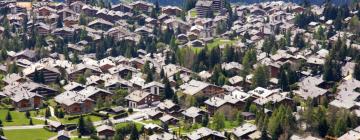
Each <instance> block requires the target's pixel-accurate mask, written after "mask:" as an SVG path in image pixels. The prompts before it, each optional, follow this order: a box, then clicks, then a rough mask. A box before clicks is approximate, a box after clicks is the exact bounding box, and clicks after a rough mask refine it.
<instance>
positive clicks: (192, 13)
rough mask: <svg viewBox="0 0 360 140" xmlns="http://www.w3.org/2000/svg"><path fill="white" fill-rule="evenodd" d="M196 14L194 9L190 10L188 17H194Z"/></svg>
mask: <svg viewBox="0 0 360 140" xmlns="http://www.w3.org/2000/svg"><path fill="white" fill-rule="evenodd" d="M196 16H197V12H196V10H195V9H193V10H190V17H192V18H195V17H196Z"/></svg>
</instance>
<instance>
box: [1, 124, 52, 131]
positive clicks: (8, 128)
mask: <svg viewBox="0 0 360 140" xmlns="http://www.w3.org/2000/svg"><path fill="white" fill-rule="evenodd" d="M44 126H45V125H41V124H40V125H27V126H5V127H2V128H3V129H4V130H16V129H40V128H43V127H44Z"/></svg>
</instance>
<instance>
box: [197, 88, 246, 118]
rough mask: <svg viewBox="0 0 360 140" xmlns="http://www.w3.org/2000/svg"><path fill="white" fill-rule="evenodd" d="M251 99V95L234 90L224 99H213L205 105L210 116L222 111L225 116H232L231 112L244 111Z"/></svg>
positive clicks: (223, 97)
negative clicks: (246, 103) (247, 101)
mask: <svg viewBox="0 0 360 140" xmlns="http://www.w3.org/2000/svg"><path fill="white" fill-rule="evenodd" d="M249 97H250V95H249V94H247V93H245V92H242V91H238V90H234V91H232V92H231V93H230V94H227V95H224V96H222V97H216V96H214V97H211V98H210V99H208V100H206V101H205V102H204V103H205V106H206V109H207V111H208V112H209V114H210V115H213V114H214V113H215V112H216V111H221V112H223V113H224V114H225V116H230V115H231V111H233V110H241V109H243V108H244V107H245V102H246V100H247V99H248V98H249Z"/></svg>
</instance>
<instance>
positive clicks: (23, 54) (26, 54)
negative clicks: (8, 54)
mask: <svg viewBox="0 0 360 140" xmlns="http://www.w3.org/2000/svg"><path fill="white" fill-rule="evenodd" d="M14 59H26V60H29V61H34V60H35V51H33V50H29V49H25V50H23V51H20V52H18V53H16V54H15V56H14Z"/></svg>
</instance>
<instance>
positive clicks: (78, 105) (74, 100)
mask: <svg viewBox="0 0 360 140" xmlns="http://www.w3.org/2000/svg"><path fill="white" fill-rule="evenodd" d="M54 99H55V102H57V103H58V104H59V105H60V106H61V107H62V108H63V110H64V111H65V113H68V114H83V113H89V112H91V111H92V110H93V108H94V107H95V101H94V100H92V99H90V98H89V97H86V96H85V95H82V94H79V93H78V92H75V91H65V92H63V93H61V94H59V95H57V96H56V97H55V98H54Z"/></svg>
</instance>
